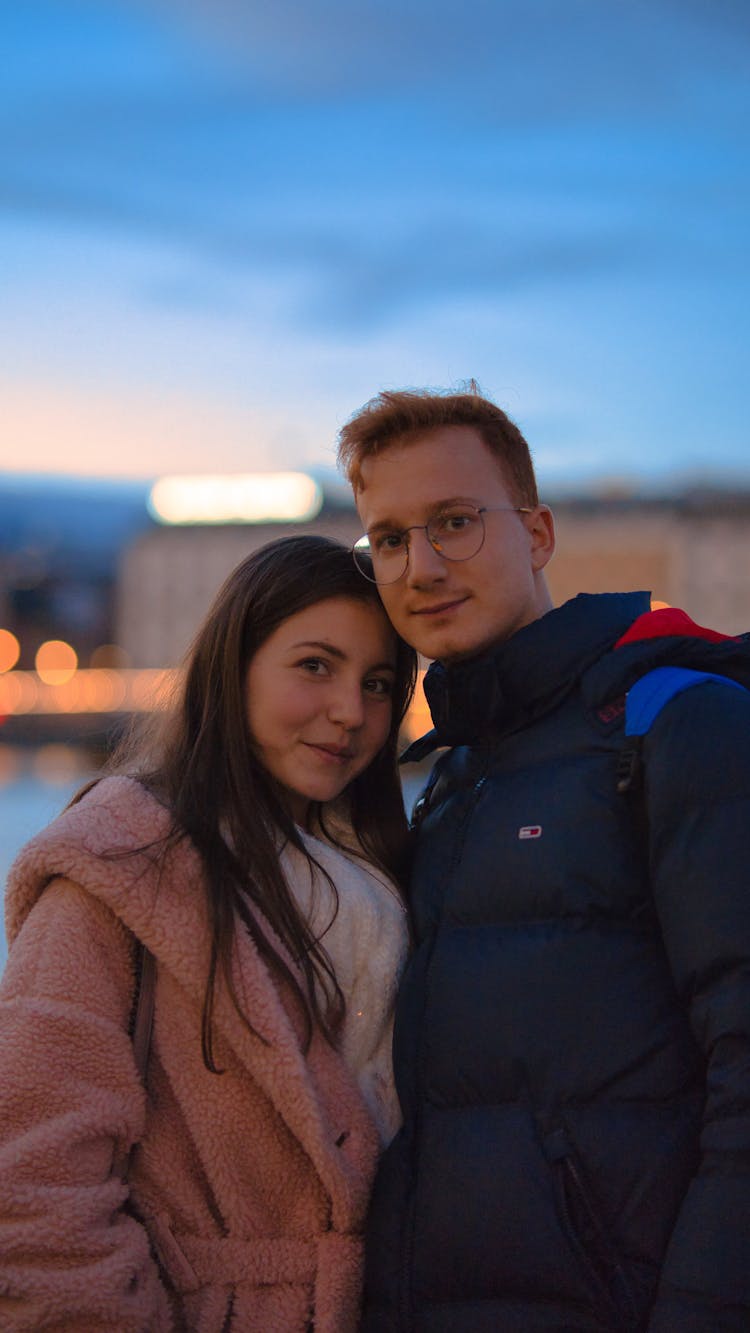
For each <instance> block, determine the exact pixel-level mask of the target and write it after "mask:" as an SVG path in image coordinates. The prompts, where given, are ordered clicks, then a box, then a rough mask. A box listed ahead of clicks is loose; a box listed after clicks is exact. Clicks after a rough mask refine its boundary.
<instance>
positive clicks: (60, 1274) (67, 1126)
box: [0, 880, 172, 1333]
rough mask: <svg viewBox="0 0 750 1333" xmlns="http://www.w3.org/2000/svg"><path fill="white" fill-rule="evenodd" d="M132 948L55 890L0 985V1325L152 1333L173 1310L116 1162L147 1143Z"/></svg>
mask: <svg viewBox="0 0 750 1333" xmlns="http://www.w3.org/2000/svg"><path fill="white" fill-rule="evenodd" d="M132 952H133V949H132V938H131V937H130V936H129V935H128V932H127V931H126V930H125V928H124V927H123V926H122V924H121V923H120V922H119V921H118V920H117V919H116V918H115V916H114V915H113V914H112V913H111V912H110V911H109V909H108V908H107V907H105V906H104V905H103V904H102V903H99V902H97V901H96V900H95V899H93V898H92V897H90V896H89V895H88V894H86V893H85V892H84V891H83V890H82V889H80V888H79V887H77V886H76V885H74V884H72V883H70V882H69V881H65V880H55V881H53V882H52V884H51V885H50V886H49V887H48V888H47V889H46V890H45V892H44V893H43V894H42V896H41V898H40V899H39V901H38V902H37V903H36V905H35V906H34V908H33V909H32V911H31V913H30V915H29V916H28V918H27V920H26V922H25V924H24V926H23V928H22V930H21V931H20V933H19V935H18V937H17V939H16V940H15V941H14V943H13V946H12V948H11V951H10V957H9V960H8V964H7V967H6V970H5V973H4V976H3V979H2V983H1V984H0V1070H2V1079H1V1080H0V1326H1V1327H2V1328H3V1329H6V1330H13V1331H14V1333H16V1331H18V1333H20V1330H24V1331H28V1333H31V1331H32V1330H33V1333H40V1331H41V1330H55V1333H58V1330H59V1331H62V1330H70V1333H72V1331H73V1330H77V1333H80V1331H81V1330H83V1329H85V1330H86V1331H87V1333H97V1331H98V1330H112V1331H114V1330H117V1333H146V1330H148V1331H149V1333H151V1331H152V1330H166V1329H170V1328H171V1326H172V1324H171V1316H170V1314H169V1302H168V1299H167V1295H166V1292H165V1291H164V1289H163V1287H162V1285H161V1282H160V1280H159V1275H158V1272H157V1269H156V1266H155V1264H154V1262H153V1259H152V1258H151V1255H150V1251H149V1243H148V1238H147V1236H146V1233H145V1231H144V1229H143V1227H142V1226H141V1225H140V1223H139V1222H138V1221H137V1220H136V1219H135V1217H133V1216H131V1215H129V1214H128V1212H127V1211H125V1210H124V1209H123V1204H124V1203H125V1201H126V1197H127V1187H126V1185H124V1184H123V1182H122V1181H121V1180H120V1179H119V1178H118V1177H117V1175H116V1174H113V1171H112V1165H113V1158H114V1155H115V1154H116V1153H117V1152H118V1150H120V1149H121V1148H122V1147H126V1148H127V1147H129V1146H130V1144H131V1143H133V1142H134V1141H137V1140H138V1138H139V1137H140V1136H141V1134H142V1132H143V1127H144V1119H145V1096H144V1092H143V1089H142V1087H141V1084H140V1082H139V1079H138V1074H137V1071H136V1068H135V1062H134V1058H133V1051H132V1044H131V1041H130V1039H129V1036H128V1031H127V1028H128V1021H129V1015H130V1007H131V1003H132V993H133V972H132Z"/></svg>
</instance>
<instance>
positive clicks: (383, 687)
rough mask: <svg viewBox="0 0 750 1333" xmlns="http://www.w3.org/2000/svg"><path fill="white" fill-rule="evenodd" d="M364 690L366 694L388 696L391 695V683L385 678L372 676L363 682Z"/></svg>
mask: <svg viewBox="0 0 750 1333" xmlns="http://www.w3.org/2000/svg"><path fill="white" fill-rule="evenodd" d="M365 689H366V690H367V692H368V694H379V695H383V696H388V695H391V694H393V681H392V680H389V679H388V678H387V677H386V676H373V677H372V678H371V679H370V680H366V681H365Z"/></svg>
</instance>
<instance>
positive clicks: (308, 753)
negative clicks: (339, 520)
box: [246, 597, 396, 825]
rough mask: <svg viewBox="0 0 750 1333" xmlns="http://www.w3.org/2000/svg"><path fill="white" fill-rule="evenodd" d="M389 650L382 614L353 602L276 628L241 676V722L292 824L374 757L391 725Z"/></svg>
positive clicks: (335, 603)
mask: <svg viewBox="0 0 750 1333" xmlns="http://www.w3.org/2000/svg"><path fill="white" fill-rule="evenodd" d="M395 666H396V644H395V639H394V635H393V631H392V629H391V627H390V624H389V623H388V620H387V618H386V616H385V613H384V612H383V611H381V610H380V608H379V607H377V606H376V605H374V604H373V603H368V602H361V601H357V600H356V599H354V598H350V597H331V598H328V599H327V600H326V601H323V602H316V603H315V605H313V606H308V607H307V608H306V609H305V610H304V611H299V612H297V614H296V615H293V616H290V617H289V619H288V620H285V621H283V623H282V624H281V625H279V626H278V628H277V629H276V630H274V632H273V634H271V635H270V637H269V638H268V639H266V641H265V643H263V644H261V646H260V648H259V649H258V651H257V652H256V654H255V656H254V657H253V658H252V660H251V662H250V666H249V667H248V672H247V684H246V700H247V720H248V725H249V728H250V735H251V738H252V741H253V744H254V747H255V751H256V753H257V755H258V757H259V759H260V761H261V763H262V764H263V766H264V768H266V770H267V771H268V772H269V773H270V774H271V776H272V777H274V778H275V779H276V781H277V783H278V784H279V786H280V787H281V788H282V789H283V790H284V791H285V792H286V794H287V797H288V803H289V810H290V812H291V814H292V818H293V819H294V820H296V822H297V823H299V824H303V825H304V823H305V821H306V817H307V812H308V808H309V805H310V802H311V801H330V800H333V798H334V797H336V796H338V795H339V793H340V792H342V791H343V790H344V788H345V787H346V786H347V785H348V784H349V783H350V782H351V781H352V779H353V778H355V777H356V776H357V775H358V774H359V773H361V772H362V771H363V769H365V768H367V765H368V764H369V763H370V762H371V760H372V759H374V757H375V755H376V754H377V752H378V750H380V748H381V747H382V746H383V745H384V743H385V741H386V739H387V736H388V731H389V728H390V725H391V712H392V694H393V682H394V677H395Z"/></svg>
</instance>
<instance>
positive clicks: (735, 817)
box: [644, 684, 750, 1333]
mask: <svg viewBox="0 0 750 1333" xmlns="http://www.w3.org/2000/svg"><path fill="white" fill-rule="evenodd" d="M644 753H645V772H646V775H647V776H646V793H647V811H648V822H649V830H650V834H649V837H650V848H651V871H652V884H653V891H654V898H655V904H656V909H657V912H658V916H659V920H660V924H661V930H662V935H663V939H664V944H665V948H666V952H667V956H668V959H669V964H670V967H671V971H672V975H673V977H674V981H675V985H676V987H677V990H678V992H679V995H680V997H681V999H682V1001H683V1003H684V1005H685V1007H686V1011H687V1013H688V1014H689V1018H690V1023H691V1026H692V1030H693V1033H694V1036H695V1038H696V1040H697V1042H698V1044H699V1046H700V1048H701V1050H702V1052H703V1056H704V1059H705V1064H706V1102H705V1111H704V1117H703V1126H702V1134H701V1143H700V1149H701V1151H700V1160H699V1162H698V1165H697V1169H696V1172H695V1175H694V1177H693V1179H692V1182H691V1184H690V1187H689V1189H688V1191H687V1194H686V1196H685V1198H684V1200H683V1203H682V1206H681V1209H680V1211H679V1214H678V1216H677V1219H676V1224H675V1227H674V1230H673V1233H672V1237H671V1240H670V1244H669V1247H668V1250H667V1254H666V1259H665V1263H664V1266H663V1269H662V1278H661V1284H660V1288H659V1292H658V1296H657V1300H656V1303H655V1306H654V1309H653V1311H652V1315H651V1321H650V1323H649V1333H739V1330H741V1329H742V1330H747V1329H748V1328H750V692H744V691H739V690H734V689H730V688H727V687H726V686H723V685H718V684H706V685H704V686H701V687H700V688H697V689H693V690H689V691H687V693H686V694H684V695H681V696H680V697H679V698H678V699H675V700H674V701H673V702H672V703H671V704H669V705H668V706H667V707H666V708H665V710H664V712H663V713H662V714H661V716H660V717H659V718H658V719H657V721H656V722H655V723H654V726H653V728H652V731H651V732H650V733H649V736H648V738H647V741H646V748H645V752H644Z"/></svg>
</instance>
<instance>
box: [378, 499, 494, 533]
mask: <svg viewBox="0 0 750 1333" xmlns="http://www.w3.org/2000/svg"><path fill="white" fill-rule="evenodd" d="M451 505H471V507H472V508H473V509H481V507H482V506H481V504H480V503H479V502H478V501H477V500H475V499H474V497H473V496H468V495H449V496H448V497H447V498H446V499H445V500H435V502H434V504H431V505H430V506H429V511H428V512H429V513H430V515H432V514H439V513H440V511H441V509H450V506H451ZM367 531H368V533H369V532H391V531H394V532H402V531H403V528H402V526H401V524H400V523H397V522H396V520H395V518H381V519H379V520H378V522H377V523H373V524H372V526H371V527H369V528H368V529H367Z"/></svg>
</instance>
